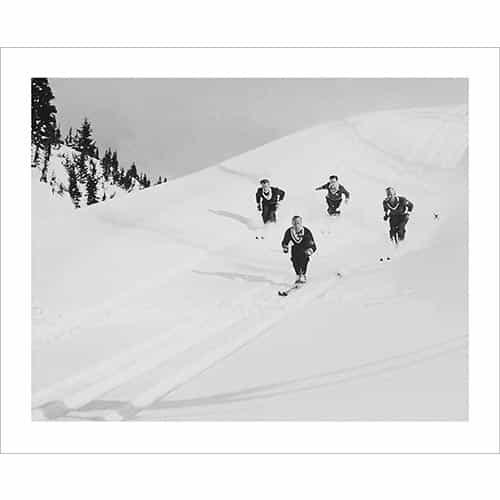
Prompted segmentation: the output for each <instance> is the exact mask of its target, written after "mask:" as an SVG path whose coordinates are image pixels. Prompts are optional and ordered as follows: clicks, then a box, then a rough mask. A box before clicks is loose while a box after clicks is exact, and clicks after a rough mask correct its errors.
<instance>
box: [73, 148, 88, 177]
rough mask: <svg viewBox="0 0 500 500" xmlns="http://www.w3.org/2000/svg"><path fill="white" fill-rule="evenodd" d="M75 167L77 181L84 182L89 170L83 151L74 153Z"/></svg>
mask: <svg viewBox="0 0 500 500" xmlns="http://www.w3.org/2000/svg"><path fill="white" fill-rule="evenodd" d="M75 167H76V177H77V180H78V182H82V183H86V182H87V176H88V173H89V172H88V168H87V162H86V156H85V155H84V154H83V153H80V154H79V155H76V161H75Z"/></svg>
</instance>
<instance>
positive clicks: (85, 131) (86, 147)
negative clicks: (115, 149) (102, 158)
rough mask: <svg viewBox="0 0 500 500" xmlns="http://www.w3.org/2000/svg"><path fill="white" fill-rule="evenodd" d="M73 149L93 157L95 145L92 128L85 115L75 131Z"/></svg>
mask: <svg viewBox="0 0 500 500" xmlns="http://www.w3.org/2000/svg"><path fill="white" fill-rule="evenodd" d="M73 147H74V149H76V150H77V151H79V152H80V153H81V154H82V155H84V156H86V157H91V158H95V155H96V145H95V141H94V140H93V139H92V128H91V126H90V122H89V121H88V119H87V118H86V117H85V118H84V120H83V123H82V125H81V127H80V128H79V129H78V130H77V131H76V139H75V141H74V145H73Z"/></svg>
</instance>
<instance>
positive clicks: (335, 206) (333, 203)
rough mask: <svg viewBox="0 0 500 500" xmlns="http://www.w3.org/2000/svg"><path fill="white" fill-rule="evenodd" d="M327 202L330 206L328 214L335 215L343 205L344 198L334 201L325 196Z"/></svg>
mask: <svg viewBox="0 0 500 500" xmlns="http://www.w3.org/2000/svg"><path fill="white" fill-rule="evenodd" d="M325 200H326V203H327V205H328V213H329V214H330V215H333V214H334V213H335V212H337V211H338V209H339V207H340V204H341V203H342V198H339V199H338V200H332V199H331V198H329V197H328V196H325Z"/></svg>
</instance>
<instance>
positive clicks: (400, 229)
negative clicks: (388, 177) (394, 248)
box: [382, 187, 413, 245]
mask: <svg viewBox="0 0 500 500" xmlns="http://www.w3.org/2000/svg"><path fill="white" fill-rule="evenodd" d="M385 192H386V194H387V197H386V198H385V200H384V201H383V203H382V206H383V208H384V220H387V219H389V228H390V229H389V236H390V238H391V240H392V241H393V242H394V243H395V244H396V245H397V244H398V243H399V242H400V241H403V240H404V239H405V234H406V224H407V222H408V219H409V218H410V216H409V214H410V212H411V211H412V210H413V203H412V202H411V201H410V200H407V199H406V198H405V197H403V196H397V195H396V190H395V189H394V188H393V187H388V188H386V190H385Z"/></svg>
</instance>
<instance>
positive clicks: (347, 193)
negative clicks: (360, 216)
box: [340, 186, 351, 203]
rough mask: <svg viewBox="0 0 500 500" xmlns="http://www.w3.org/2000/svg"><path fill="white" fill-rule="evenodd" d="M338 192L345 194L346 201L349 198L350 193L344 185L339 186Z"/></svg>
mask: <svg viewBox="0 0 500 500" xmlns="http://www.w3.org/2000/svg"><path fill="white" fill-rule="evenodd" d="M340 192H341V193H342V194H343V195H344V196H345V202H346V203H348V202H349V199H350V198H351V194H350V193H349V191H347V189H346V188H345V187H344V186H340Z"/></svg>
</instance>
